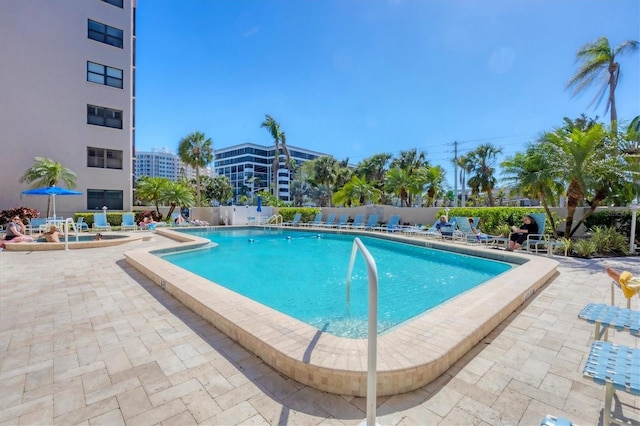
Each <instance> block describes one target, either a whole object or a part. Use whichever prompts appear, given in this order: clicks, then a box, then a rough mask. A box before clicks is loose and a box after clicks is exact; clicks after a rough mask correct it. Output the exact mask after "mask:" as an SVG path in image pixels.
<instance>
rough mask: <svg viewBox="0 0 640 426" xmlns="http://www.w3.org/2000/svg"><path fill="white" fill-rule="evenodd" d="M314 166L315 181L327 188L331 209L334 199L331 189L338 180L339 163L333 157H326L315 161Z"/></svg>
mask: <svg viewBox="0 0 640 426" xmlns="http://www.w3.org/2000/svg"><path fill="white" fill-rule="evenodd" d="M313 165H314V169H313V171H314V174H315V178H314V180H315V181H316V182H318V183H322V184H323V185H324V186H325V188H326V191H327V198H328V204H329V207H331V198H332V197H333V195H332V189H331V187H332V185H334V184H335V181H336V178H337V177H338V161H337V160H336V159H335V158H333V157H331V156H325V157H320V158H316V159H315V160H313Z"/></svg>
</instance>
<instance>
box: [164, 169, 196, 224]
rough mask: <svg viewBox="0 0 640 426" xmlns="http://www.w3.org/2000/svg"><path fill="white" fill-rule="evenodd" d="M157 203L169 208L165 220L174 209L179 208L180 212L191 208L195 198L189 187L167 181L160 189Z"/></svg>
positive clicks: (181, 183)
mask: <svg viewBox="0 0 640 426" xmlns="http://www.w3.org/2000/svg"><path fill="white" fill-rule="evenodd" d="M160 179H162V178H160ZM159 201H160V202H161V203H162V204H164V205H168V206H169V212H168V213H167V218H169V217H171V215H172V214H173V211H174V210H175V208H176V207H178V206H180V211H182V208H184V207H187V208H189V207H191V206H192V205H193V203H194V202H195V197H194V196H193V189H192V188H191V186H189V185H187V184H185V183H183V182H173V181H170V180H168V179H167V182H165V183H164V185H162V186H161V188H160V197H159ZM156 208H157V206H156Z"/></svg>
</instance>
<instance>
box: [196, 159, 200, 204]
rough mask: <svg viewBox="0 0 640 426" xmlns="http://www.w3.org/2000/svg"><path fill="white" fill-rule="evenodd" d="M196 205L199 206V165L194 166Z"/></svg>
mask: <svg viewBox="0 0 640 426" xmlns="http://www.w3.org/2000/svg"><path fill="white" fill-rule="evenodd" d="M196 206H198V207H200V167H198V166H196Z"/></svg>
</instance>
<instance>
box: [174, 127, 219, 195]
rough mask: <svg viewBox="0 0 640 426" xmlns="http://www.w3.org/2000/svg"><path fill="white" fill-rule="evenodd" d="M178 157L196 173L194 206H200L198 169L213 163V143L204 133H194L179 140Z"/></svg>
mask: <svg viewBox="0 0 640 426" xmlns="http://www.w3.org/2000/svg"><path fill="white" fill-rule="evenodd" d="M178 157H180V161H182V162H183V163H184V164H186V165H188V166H190V167H192V168H193V169H194V170H195V171H196V206H198V207H199V206H200V169H201V168H203V167H206V166H207V165H209V164H210V163H211V162H212V161H213V142H212V141H211V138H209V139H205V136H204V133H200V132H198V131H195V132H193V133H191V134H190V135H188V136H185V137H184V138H182V139H181V140H180V143H179V144H178Z"/></svg>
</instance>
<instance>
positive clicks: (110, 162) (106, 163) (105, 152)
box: [87, 147, 122, 170]
mask: <svg viewBox="0 0 640 426" xmlns="http://www.w3.org/2000/svg"><path fill="white" fill-rule="evenodd" d="M87 167H98V168H101V169H119V170H122V151H116V150H113V149H103V148H92V147H88V148H87Z"/></svg>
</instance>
